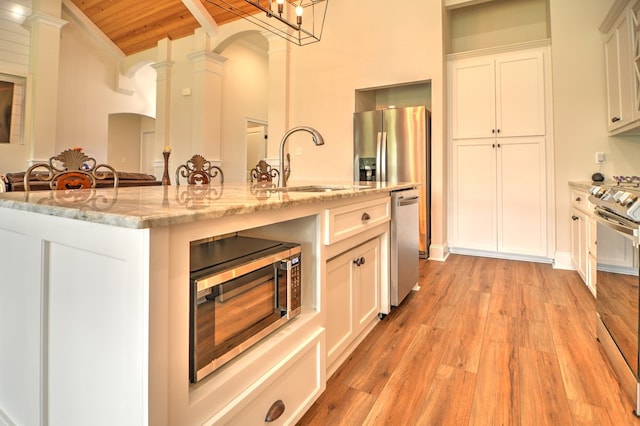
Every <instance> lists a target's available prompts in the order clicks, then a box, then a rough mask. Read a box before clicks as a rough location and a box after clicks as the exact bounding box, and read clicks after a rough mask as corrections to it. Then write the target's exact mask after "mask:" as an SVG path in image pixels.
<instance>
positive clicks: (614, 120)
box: [611, 117, 620, 123]
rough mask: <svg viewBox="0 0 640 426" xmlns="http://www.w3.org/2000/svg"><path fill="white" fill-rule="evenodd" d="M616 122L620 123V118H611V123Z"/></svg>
mask: <svg viewBox="0 0 640 426" xmlns="http://www.w3.org/2000/svg"><path fill="white" fill-rule="evenodd" d="M616 121H620V117H613V118H612V119H611V122H612V123H615V122H616Z"/></svg>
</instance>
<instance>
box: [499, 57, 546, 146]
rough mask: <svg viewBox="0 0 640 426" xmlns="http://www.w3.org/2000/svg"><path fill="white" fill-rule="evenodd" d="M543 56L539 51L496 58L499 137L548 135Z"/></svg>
mask: <svg viewBox="0 0 640 426" xmlns="http://www.w3.org/2000/svg"><path fill="white" fill-rule="evenodd" d="M544 87H545V86H544V53H543V52H542V51H540V50H539V49H536V50H533V51H522V52H514V53H510V54H505V55H500V56H498V57H496V111H497V112H496V128H497V133H498V136H499V137H501V138H504V137H514V136H540V135H544V134H545V98H544V93H545V91H544Z"/></svg>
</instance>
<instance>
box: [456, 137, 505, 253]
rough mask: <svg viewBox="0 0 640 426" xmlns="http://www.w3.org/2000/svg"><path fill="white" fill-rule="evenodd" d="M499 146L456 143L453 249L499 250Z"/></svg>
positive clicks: (472, 141)
mask: <svg viewBox="0 0 640 426" xmlns="http://www.w3.org/2000/svg"><path fill="white" fill-rule="evenodd" d="M495 151H496V143H495V140H494V139H466V140H465V139H462V140H456V141H453V168H452V182H453V188H452V197H453V200H452V213H453V214H452V217H453V223H452V233H453V235H452V237H453V246H454V247H461V248H466V249H474V250H488V251H495V250H496V235H497V232H496V211H495V208H496V153H495Z"/></svg>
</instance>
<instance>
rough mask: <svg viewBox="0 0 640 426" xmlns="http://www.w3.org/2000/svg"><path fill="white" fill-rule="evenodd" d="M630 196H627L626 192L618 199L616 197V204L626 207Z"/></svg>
mask: <svg viewBox="0 0 640 426" xmlns="http://www.w3.org/2000/svg"><path fill="white" fill-rule="evenodd" d="M630 195H631V194H629V193H628V192H623V193H622V194H621V195H620V197H618V204H621V205H623V206H626V205H627V198H629V196H630Z"/></svg>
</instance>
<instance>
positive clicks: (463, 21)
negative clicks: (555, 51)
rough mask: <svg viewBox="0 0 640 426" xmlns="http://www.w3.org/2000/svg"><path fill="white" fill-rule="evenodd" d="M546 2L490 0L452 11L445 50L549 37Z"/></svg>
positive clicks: (535, 0)
mask: <svg viewBox="0 0 640 426" xmlns="http://www.w3.org/2000/svg"><path fill="white" fill-rule="evenodd" d="M546 2H547V0H493V1H490V2H485V3H482V4H478V5H473V6H469V7H461V8H459V9H453V10H451V11H450V18H451V27H450V40H449V42H450V47H449V49H448V52H447V53H457V52H465V51H468V50H475V49H484V48H487V47H494V46H501V45H505V44H515V43H523V42H526V41H532V40H542V39H547V38H549V29H548V26H547V13H546V9H547V8H546ZM565 2H566V0H565Z"/></svg>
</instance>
